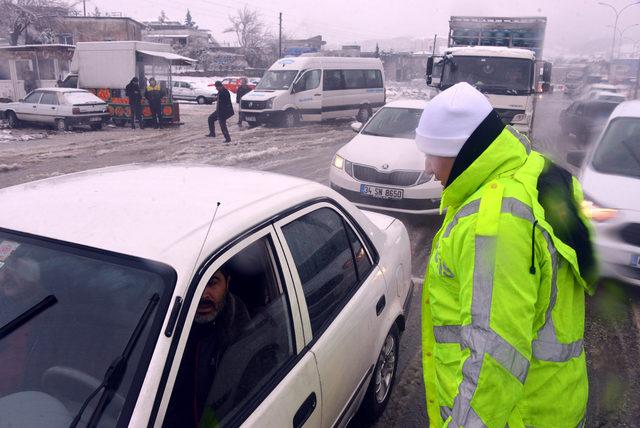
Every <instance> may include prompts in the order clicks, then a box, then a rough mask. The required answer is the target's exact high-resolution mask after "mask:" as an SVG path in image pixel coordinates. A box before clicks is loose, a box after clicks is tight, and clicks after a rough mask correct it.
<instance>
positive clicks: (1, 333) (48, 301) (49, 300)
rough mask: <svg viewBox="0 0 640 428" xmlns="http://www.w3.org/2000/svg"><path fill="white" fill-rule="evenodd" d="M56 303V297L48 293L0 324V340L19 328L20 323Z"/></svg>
mask: <svg viewBox="0 0 640 428" xmlns="http://www.w3.org/2000/svg"><path fill="white" fill-rule="evenodd" d="M56 303H58V299H56V296H54V295H53V294H50V295H48V296H47V297H45V298H44V299H42V300H41V301H40V302H38V303H36V304H35V305H33V306H32V307H30V308H29V309H27V310H26V311H24V312H23V313H21V314H20V315H18V316H17V317H15V318H14V319H12V320H11V321H9V322H8V323H7V324H5V325H4V326H2V328H0V340H2V339H4V337H5V336H8V335H10V334H11V333H12V332H14V331H15V330H17V329H18V328H20V327H21V326H22V325H24V324H26V323H27V322H29V321H31V319H33V318H34V317H35V316H36V315H38V314H39V313H41V312H44V311H46V310H47V309H49V308H50V307H51V306H53V305H55V304H56Z"/></svg>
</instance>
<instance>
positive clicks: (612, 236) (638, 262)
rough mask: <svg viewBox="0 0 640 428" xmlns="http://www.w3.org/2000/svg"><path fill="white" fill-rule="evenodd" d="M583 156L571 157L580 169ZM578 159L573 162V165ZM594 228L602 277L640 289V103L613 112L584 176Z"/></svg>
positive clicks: (587, 204) (588, 212)
mask: <svg viewBox="0 0 640 428" xmlns="http://www.w3.org/2000/svg"><path fill="white" fill-rule="evenodd" d="M574 155H578V157H581V156H580V155H581V154H580V153H579V152H578V153H575V152H574V153H570V155H569V159H568V160H569V162H570V163H572V164H574V165H576V166H578V164H579V159H577V157H576V156H574ZM572 158H573V159H572ZM580 182H581V183H582V187H583V190H584V194H585V211H586V213H587V215H588V216H590V217H591V218H592V221H593V224H594V226H595V238H596V239H595V243H596V247H597V250H598V256H599V257H598V258H599V262H600V271H601V272H600V273H601V275H602V276H603V277H605V278H614V279H617V280H620V281H623V282H626V283H629V284H633V285H636V286H640V101H627V102H624V103H622V104H620V105H618V107H616V109H615V110H614V111H613V113H612V114H611V117H610V119H609V122H608V123H607V126H606V130H605V131H604V133H603V134H602V136H601V137H600V138H599V139H598V141H597V142H596V143H595V144H594V146H593V147H592V149H591V150H590V153H589V154H588V155H587V157H586V161H585V162H584V164H583V166H582V170H581V173H580Z"/></svg>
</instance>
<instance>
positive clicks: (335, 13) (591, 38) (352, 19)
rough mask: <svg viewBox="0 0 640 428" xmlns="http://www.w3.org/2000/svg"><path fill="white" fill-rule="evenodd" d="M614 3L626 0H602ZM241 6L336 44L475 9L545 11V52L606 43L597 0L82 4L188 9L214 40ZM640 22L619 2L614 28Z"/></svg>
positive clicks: (153, 11) (418, 33) (132, 11)
mask: <svg viewBox="0 0 640 428" xmlns="http://www.w3.org/2000/svg"><path fill="white" fill-rule="evenodd" d="M609 3H611V4H612V5H614V6H615V7H617V8H618V9H621V8H622V7H624V6H626V5H628V4H630V3H632V1H630V0H625V1H620V0H609ZM244 5H246V6H247V7H249V8H251V9H255V10H258V11H259V13H260V14H261V16H262V19H263V20H264V22H265V25H266V26H267V27H269V28H270V29H272V30H273V31H274V32H275V31H276V30H277V25H278V12H282V13H283V28H284V31H285V33H286V34H289V35H291V36H293V37H296V38H306V37H311V36H315V35H318V34H321V35H322V36H323V38H324V39H325V40H326V41H327V42H328V43H329V44H330V45H333V46H338V45H340V44H352V43H361V42H363V41H379V42H380V47H381V48H383V49H384V48H385V41H386V40H387V39H391V38H394V37H410V38H416V39H429V40H431V39H433V36H434V34H436V33H437V34H439V35H442V36H446V34H447V28H448V19H449V17H450V16H451V15H483V16H546V17H547V18H548V25H547V37H546V44H545V50H546V52H547V53H548V54H562V53H585V54H590V53H594V52H595V51H602V52H603V53H605V52H606V51H607V49H609V46H610V43H611V37H612V34H613V30H612V28H611V27H607V26H611V25H613V22H614V16H615V15H614V12H613V10H612V9H611V8H609V7H605V6H602V5H599V4H598V1H597V0H569V1H565V0H562V1H558V0H538V1H524V0H490V1H477V0H453V1H440V2H435V1H426V0H400V1H392V2H383V1H366V0H351V1H348V2H346V1H344V0H322V1H321V0H316V1H301V0H270V1H269V2H263V1H259V0H249V1H235V2H226V1H223V0H218V1H214V2H212V1H207V0H181V1H173V0H136V1H135V2H132V1H129V0H94V1H87V11H88V12H90V11H93V10H94V8H95V7H96V6H97V7H98V8H99V9H100V10H101V11H102V12H103V13H104V12H122V13H123V14H124V15H126V16H129V17H132V18H134V19H137V20H139V21H148V20H155V19H157V17H158V15H159V13H160V10H164V11H165V12H166V14H167V16H168V17H169V18H170V19H171V20H180V21H182V20H184V16H185V14H186V10H187V9H190V11H191V14H192V16H193V19H194V20H195V21H196V23H197V24H198V25H199V26H200V28H207V29H209V30H211V32H212V34H213V36H214V38H215V39H216V40H217V41H218V42H223V43H225V42H226V43H231V44H233V43H234V42H235V40H234V37H233V36H232V35H231V34H229V33H226V34H225V33H224V32H223V31H224V29H225V28H227V27H228V25H229V21H228V16H229V15H230V14H233V13H234V12H235V10H237V9H238V8H240V7H243V6H244ZM638 22H640V5H636V6H632V7H630V8H629V9H627V10H626V11H625V12H624V13H623V14H622V15H621V17H620V22H619V24H618V28H620V29H625V28H626V27H628V26H629V25H631V24H635V23H638ZM624 37H625V40H623V42H625V43H633V42H635V41H638V40H639V39H640V26H638V27H635V28H630V29H629V30H628V31H626V32H625V34H624Z"/></svg>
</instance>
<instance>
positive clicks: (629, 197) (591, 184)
mask: <svg viewBox="0 0 640 428" xmlns="http://www.w3.org/2000/svg"><path fill="white" fill-rule="evenodd" d="M580 181H581V183H582V189H583V191H584V193H585V198H593V201H592V202H595V203H596V204H598V205H600V206H602V207H603V208H615V209H623V210H631V211H640V179H638V178H633V177H623V176H621V175H612V174H602V173H599V172H598V171H595V170H594V169H593V168H592V167H591V165H589V166H588V167H587V168H586V169H585V170H584V172H583V174H582V179H581V180H580Z"/></svg>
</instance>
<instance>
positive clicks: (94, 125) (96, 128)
mask: <svg viewBox="0 0 640 428" xmlns="http://www.w3.org/2000/svg"><path fill="white" fill-rule="evenodd" d="M91 129H93V130H94V131H99V130H101V129H102V122H100V123H92V124H91Z"/></svg>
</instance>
